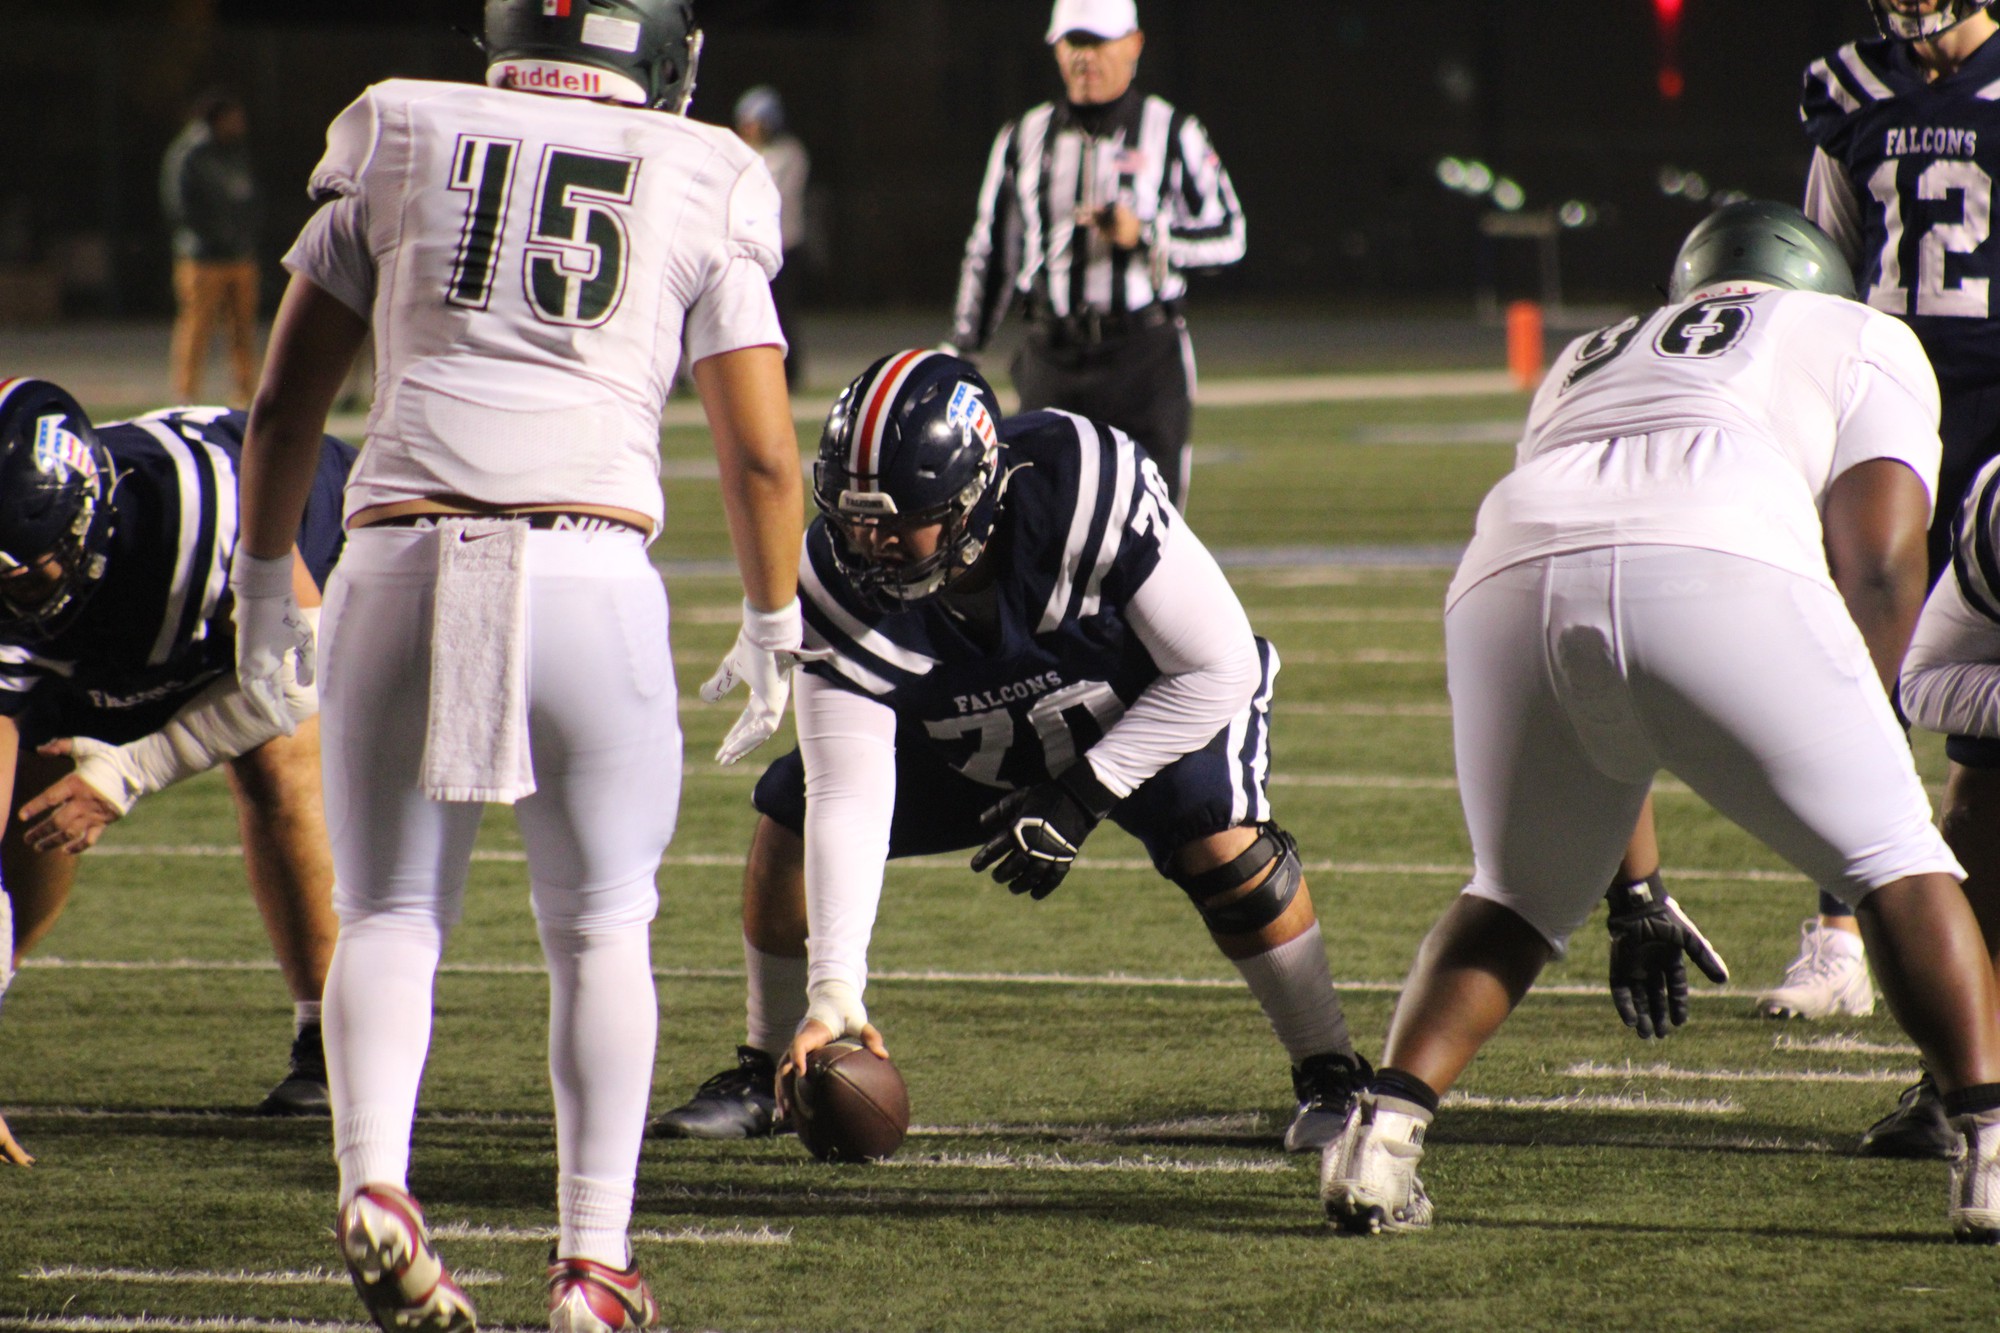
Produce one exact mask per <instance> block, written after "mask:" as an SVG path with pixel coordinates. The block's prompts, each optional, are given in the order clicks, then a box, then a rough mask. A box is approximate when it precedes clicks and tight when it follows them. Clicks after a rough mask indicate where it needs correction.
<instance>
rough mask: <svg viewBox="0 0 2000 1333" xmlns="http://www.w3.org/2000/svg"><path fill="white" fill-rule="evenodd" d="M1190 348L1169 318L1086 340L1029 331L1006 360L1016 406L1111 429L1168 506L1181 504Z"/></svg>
mask: <svg viewBox="0 0 2000 1333" xmlns="http://www.w3.org/2000/svg"><path fill="white" fill-rule="evenodd" d="M1193 368H1194V352H1193V348H1192V346H1191V345H1190V344H1189V342H1188V336H1187V325H1186V324H1185V323H1184V322H1182V320H1181V319H1180V318H1179V317H1178V316H1176V317H1174V318H1173V319H1171V320H1167V321H1165V322H1163V323H1160V324H1158V325H1155V326H1153V327H1151V328H1137V329H1134V330H1132V331H1131V332H1129V333H1125V334H1123V335H1121V336H1120V337H1118V338H1116V339H1107V340H1106V341H1104V342H1100V343H1094V344H1075V343H1065V342H1059V341H1055V340H1053V339H1051V338H1050V336H1049V335H1048V334H1047V333H1046V332H1045V331H1044V330H1042V329H1039V328H1037V329H1034V330H1032V331H1031V332H1030V333H1029V334H1028V337H1027V340H1026V341H1025V342H1023V343H1022V344H1021V350H1020V351H1019V352H1018V353H1016V354H1015V357H1014V367H1013V371H1014V388H1015V389H1016V390H1017V391H1018V392H1019V393H1020V395H1021V410H1022V411H1023V412H1032V411H1035V410H1036V409H1038V408H1045V407H1059V408H1061V409H1062V410H1063V411H1065V412H1074V413H1076V414H1077V415H1078V416H1083V417H1089V418H1090V419H1091V420H1092V421H1101V422H1103V423H1104V424H1106V425H1108V426H1116V427H1117V428H1118V429H1120V430H1122V431H1124V432H1125V433H1126V434H1127V435H1130V436H1131V437H1132V440H1133V442H1134V443H1135V444H1137V445H1138V446H1139V447H1140V448H1141V449H1142V450H1144V451H1145V453H1146V456H1147V457H1148V458H1150V459H1152V460H1153V465H1154V466H1155V467H1157V468H1159V469H1160V475H1161V476H1162V477H1163V478H1165V479H1166V483H1167V491H1168V493H1169V494H1170V495H1172V496H1173V500H1174V505H1175V507H1176V508H1185V507H1186V504H1185V499H1184V497H1185V496H1186V495H1187V488H1188V471H1189V466H1190V456H1191V454H1192V452H1193V451H1192V450H1191V449H1190V448H1189V447H1188V433H1189V431H1190V429H1191V428H1192V426H1193V424H1194V398H1193V385H1192V383H1191V382H1190V378H1189V377H1190V375H1191V374H1192V372H1193Z"/></svg>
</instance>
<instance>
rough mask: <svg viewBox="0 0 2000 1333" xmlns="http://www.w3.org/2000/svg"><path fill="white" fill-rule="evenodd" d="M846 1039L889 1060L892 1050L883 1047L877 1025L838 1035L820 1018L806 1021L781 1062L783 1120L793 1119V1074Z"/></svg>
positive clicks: (780, 1099) (863, 1025)
mask: <svg viewBox="0 0 2000 1333" xmlns="http://www.w3.org/2000/svg"><path fill="white" fill-rule="evenodd" d="M843 1036H848V1037H853V1038H854V1039H855V1040H856V1041H859V1042H860V1043H861V1044H862V1045H863V1046H865V1047H867V1048H868V1051H869V1053H870V1054H872V1055H876V1056H879V1057H880V1058H881V1059H884V1060H886V1059H888V1058H889V1048H888V1047H887V1046H885V1045H884V1044H883V1042H882V1034H881V1033H880V1032H877V1031H876V1030H875V1025H874V1024H873V1023H863V1024H862V1025H861V1026H860V1027H859V1028H857V1029H856V1030H854V1031H852V1032H846V1033H838V1032H835V1031H834V1030H833V1029H832V1028H830V1027H828V1026H827V1025H826V1024H825V1023H822V1022H820V1021H819V1020H818V1019H816V1018H808V1019H807V1020H806V1021H805V1022H803V1023H801V1024H799V1031H798V1035H797V1036H795V1037H793V1038H792V1044H791V1045H790V1046H788V1047H786V1048H785V1056H784V1059H782V1060H780V1061H778V1115H779V1116H780V1117H785V1116H789V1115H790V1114H791V1113H792V1108H791V1105H790V1098H789V1097H787V1096H786V1094H787V1093H788V1092H790V1091H791V1081H792V1075H793V1074H795V1073H796V1072H798V1071H799V1070H801V1069H804V1068H805V1067H806V1057H807V1056H809V1055H811V1054H812V1053H813V1052H814V1051H816V1050H818V1049H819V1048H820V1047H822V1046H825V1045H827V1044H828V1043H829V1042H833V1041H838V1040H839V1039H840V1038H841V1037H843Z"/></svg>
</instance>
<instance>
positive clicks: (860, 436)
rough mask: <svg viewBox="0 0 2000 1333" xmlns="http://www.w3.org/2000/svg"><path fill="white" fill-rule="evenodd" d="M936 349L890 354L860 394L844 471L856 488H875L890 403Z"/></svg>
mask: <svg viewBox="0 0 2000 1333" xmlns="http://www.w3.org/2000/svg"><path fill="white" fill-rule="evenodd" d="M937 355H938V353H936V352H929V351H911V352H904V353H903V354H902V355H900V356H895V357H891V358H890V359H889V363H888V364H887V365H885V366H883V367H882V373H881V374H879V375H877V376H876V377H875V382H874V383H873V384H871V385H869V386H868V391H867V392H866V393H864V394H862V395H861V402H860V403H859V404H858V405H857V406H856V407H855V409H854V442H853V444H852V445H851V446H850V448H849V451H848V455H847V471H848V473H849V475H851V476H852V477H853V478H854V485H855V488H856V489H857V490H874V489H876V486H877V483H876V480H875V472H876V469H877V468H878V467H879V466H880V465H881V461H882V437H883V436H884V435H886V434H888V432H889V407H890V405H891V404H892V403H894V402H895V401H896V395H897V394H898V393H901V392H902V390H903V386H904V385H905V384H907V383H909V380H910V374H911V372H912V371H914V370H915V369H916V368H917V367H918V366H919V365H921V364H922V363H923V362H925V361H926V360H928V359H930V358H931V357H934V356H937Z"/></svg>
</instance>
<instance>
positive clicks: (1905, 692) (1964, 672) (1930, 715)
mask: <svg viewBox="0 0 2000 1333" xmlns="http://www.w3.org/2000/svg"><path fill="white" fill-rule="evenodd" d="M1902 703H1903V711H1904V712H1905V714H1907V715H1908V717H1909V718H1910V720H1911V721H1912V722H1914V723H1915V724H1916V725H1918V726H1920V727H1922V728H1923V729H1924V730H1926V731H1937V732H1943V733H1945V734H1947V735H1954V736H1984V737H1988V738H1992V739H2000V625H1996V624H1994V623H1993V621H1991V620H1989V619H1988V618H1986V617H1985V616H1984V615H1981V614H1980V613H1979V612H1978V611H1977V610H1976V609H1974V608H1973V607H1972V606H1971V605H1970V604H1968V603H1967V601H1966V600H1965V596H1964V594H1963V593H1962V592H1961V591H1960V589H1959V587H1958V580H1957V579H1956V578H1955V577H1954V576H1953V575H1951V574H1946V575H1945V576H1944V577H1943V578H1942V579H1940V580H1938V586H1937V588H1936V589H1935V590H1934V591H1933V592H1932V593H1931V596H1930V600H1929V601H1928V602H1927V603H1926V604H1925V606H1924V613H1923V616H1922V617H1921V618H1920V619H1919V620H1918V621H1917V631H1916V633H1915V634H1914V635H1913V636H1912V637H1911V639H1910V650H1909V653H1908V654H1907V655H1906V656H1905V657H1904V659H1903V677H1902Z"/></svg>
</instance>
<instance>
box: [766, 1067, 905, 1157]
mask: <svg viewBox="0 0 2000 1333" xmlns="http://www.w3.org/2000/svg"><path fill="white" fill-rule="evenodd" d="M786 1101H787V1103H788V1104H789V1105H790V1107H791V1112H792V1127H793V1128H794V1129H796V1130H797V1131H798V1135H799V1142H800V1143H803V1144H804V1145H805V1146H806V1151H807V1152H809V1153H811V1154H812V1155H813V1156H814V1157H817V1158H819V1160H820V1161H822V1162H879V1161H881V1160H882V1159H883V1158H885V1157H891V1156H894V1155H895V1152H896V1149H898V1148H900V1147H902V1146H903V1136H904V1135H906V1134H908V1133H909V1132H910V1091H909V1089H908V1088H906V1087H905V1086H904V1085H903V1076H902V1075H901V1074H900V1073H898V1072H897V1071H896V1066H895V1065H893V1064H891V1063H890V1062H889V1061H887V1060H884V1059H882V1058H880V1057H879V1056H875V1055H871V1054H870V1053H869V1051H868V1049H867V1048H866V1047H864V1046H863V1045H862V1044H861V1043H860V1042H858V1041H855V1040H854V1039H853V1038H851V1037H844V1038H842V1039H841V1040H839V1041H833V1042H828V1043H827V1044H826V1045H824V1046H822V1047H820V1048H819V1049H818V1050H816V1051H814V1052H813V1053H812V1054H811V1055H809V1056H807V1057H806V1068H805V1073H804V1074H803V1075H794V1076H793V1077H792V1078H791V1080H790V1082H789V1083H788V1085H787V1089H786Z"/></svg>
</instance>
